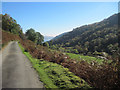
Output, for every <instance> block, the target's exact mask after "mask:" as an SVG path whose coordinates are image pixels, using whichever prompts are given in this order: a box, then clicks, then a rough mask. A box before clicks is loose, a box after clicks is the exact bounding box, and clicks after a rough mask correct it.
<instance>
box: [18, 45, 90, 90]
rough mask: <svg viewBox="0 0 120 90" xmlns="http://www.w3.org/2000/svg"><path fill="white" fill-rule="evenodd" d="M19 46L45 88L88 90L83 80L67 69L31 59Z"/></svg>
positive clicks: (41, 60)
mask: <svg viewBox="0 0 120 90" xmlns="http://www.w3.org/2000/svg"><path fill="white" fill-rule="evenodd" d="M19 46H20V48H21V49H22V51H23V53H24V54H25V55H26V56H27V57H28V58H29V60H30V61H31V62H32V64H33V67H34V68H35V69H36V70H37V72H38V74H39V76H40V80H41V81H42V82H43V83H44V84H45V87H46V88H61V89H63V88H90V86H89V85H88V84H87V83H86V82H85V81H84V80H83V79H81V78H80V77H78V76H76V75H74V74H73V73H72V72H70V71H69V70H68V68H64V67H63V66H61V65H58V64H56V63H52V62H48V61H45V60H43V59H35V58H32V56H31V55H30V54H29V53H28V52H24V48H23V47H22V46H21V45H20V44H19Z"/></svg>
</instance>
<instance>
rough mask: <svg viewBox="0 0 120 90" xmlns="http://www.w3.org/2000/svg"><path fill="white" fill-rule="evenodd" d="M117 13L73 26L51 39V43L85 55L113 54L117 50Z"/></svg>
mask: <svg viewBox="0 0 120 90" xmlns="http://www.w3.org/2000/svg"><path fill="white" fill-rule="evenodd" d="M118 15H119V14H115V15H112V16H111V17H109V18H108V19H104V20H103V21H101V22H98V23H94V24H90V25H84V26H82V27H78V28H75V29H73V31H71V32H68V33H66V34H65V35H63V36H62V37H59V38H58V39H56V40H52V44H53V45H55V46H56V48H57V47H63V48H64V49H65V50H68V52H77V53H82V54H85V55H86V54H100V52H106V53H108V54H110V55H112V54H115V53H117V52H118ZM76 50H77V51H76Z"/></svg>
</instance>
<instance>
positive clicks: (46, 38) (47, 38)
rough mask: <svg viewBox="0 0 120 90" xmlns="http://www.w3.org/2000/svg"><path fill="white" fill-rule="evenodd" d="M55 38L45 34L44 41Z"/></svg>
mask: <svg viewBox="0 0 120 90" xmlns="http://www.w3.org/2000/svg"><path fill="white" fill-rule="evenodd" d="M53 38H54V37H53V36H44V42H46V41H49V40H51V39H53Z"/></svg>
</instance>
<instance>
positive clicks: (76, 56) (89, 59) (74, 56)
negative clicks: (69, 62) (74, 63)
mask: <svg viewBox="0 0 120 90" xmlns="http://www.w3.org/2000/svg"><path fill="white" fill-rule="evenodd" d="M66 54H67V55H68V56H69V57H70V58H71V59H75V60H78V61H82V60H84V61H86V62H88V63H91V62H93V61H94V62H96V63H98V64H103V62H104V61H105V60H104V59H99V58H96V57H92V56H84V55H80V54H73V53H66ZM107 62H108V63H110V62H111V60H108V61H107Z"/></svg>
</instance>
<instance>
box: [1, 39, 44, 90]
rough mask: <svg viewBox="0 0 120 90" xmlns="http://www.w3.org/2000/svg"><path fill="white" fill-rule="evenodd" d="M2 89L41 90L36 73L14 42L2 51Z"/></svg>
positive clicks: (41, 86) (40, 83)
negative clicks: (28, 89)
mask: <svg viewBox="0 0 120 90" xmlns="http://www.w3.org/2000/svg"><path fill="white" fill-rule="evenodd" d="M2 88H43V83H42V82H40V81H39V78H38V74H37V72H36V71H35V70H34V69H33V68H32V64H31V62H30V61H29V60H28V58H27V57H26V56H25V55H24V54H23V53H22V51H21V49H20V47H19V46H18V43H17V42H15V41H12V42H10V43H9V44H8V45H7V46H6V47H5V49H4V50H3V51H2Z"/></svg>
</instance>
